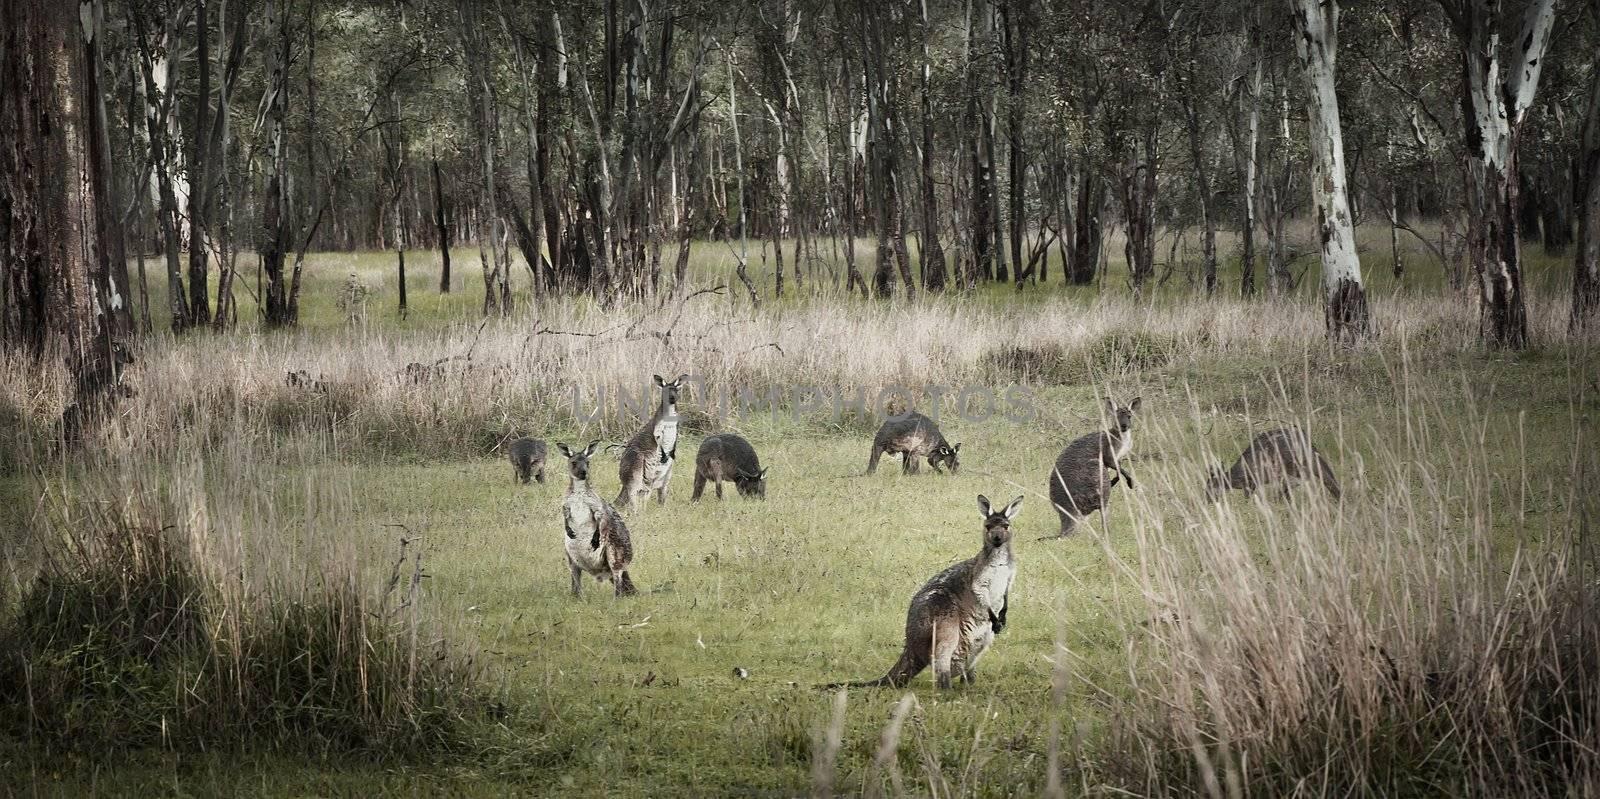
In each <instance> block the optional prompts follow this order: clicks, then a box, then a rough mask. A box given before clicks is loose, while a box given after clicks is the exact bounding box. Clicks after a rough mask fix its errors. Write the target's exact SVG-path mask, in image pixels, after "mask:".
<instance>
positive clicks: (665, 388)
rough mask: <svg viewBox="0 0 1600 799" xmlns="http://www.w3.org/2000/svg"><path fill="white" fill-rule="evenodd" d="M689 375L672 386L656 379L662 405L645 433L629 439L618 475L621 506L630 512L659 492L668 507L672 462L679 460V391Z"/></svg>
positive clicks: (658, 497) (644, 430)
mask: <svg viewBox="0 0 1600 799" xmlns="http://www.w3.org/2000/svg"><path fill="white" fill-rule="evenodd" d="M688 378H689V376H688V375H678V379H677V380H674V381H672V382H670V383H668V382H667V381H665V380H662V379H661V375H655V380H656V385H657V386H659V387H660V388H661V405H660V406H658V407H657V408H656V412H655V415H654V416H651V417H650V421H648V422H646V423H645V426H644V429H642V430H640V431H639V432H638V433H636V434H634V436H633V438H630V439H628V443H627V444H626V445H625V446H624V447H623V450H622V463H621V465H620V466H619V467H618V471H617V475H618V476H619V477H621V478H622V491H621V493H619V494H617V502H616V504H617V506H618V507H622V508H626V509H627V510H629V511H632V510H635V509H637V508H638V507H639V504H638V500H639V497H641V496H648V495H649V494H650V492H651V491H654V492H656V501H657V502H659V503H661V504H662V505H665V504H667V481H668V480H669V479H671V477H672V461H673V460H674V459H676V458H677V457H678V391H679V389H681V388H682V387H683V381H684V380H687V379H688Z"/></svg>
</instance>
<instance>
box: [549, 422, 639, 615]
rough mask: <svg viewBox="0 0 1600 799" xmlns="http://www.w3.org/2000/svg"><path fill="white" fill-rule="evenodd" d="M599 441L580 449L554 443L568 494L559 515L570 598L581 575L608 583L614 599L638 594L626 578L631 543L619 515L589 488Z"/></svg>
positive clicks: (578, 591)
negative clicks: (564, 464)
mask: <svg viewBox="0 0 1600 799" xmlns="http://www.w3.org/2000/svg"><path fill="white" fill-rule="evenodd" d="M599 446H600V442H598V441H591V442H589V446H587V447H585V448H583V449H581V450H573V449H570V448H568V447H567V445H566V444H556V447H557V448H558V449H560V450H561V454H562V455H565V456H566V457H567V472H568V473H569V474H570V475H571V476H572V479H571V481H570V482H568V483H567V494H566V496H565V497H563V498H562V499H561V516H562V519H563V520H564V521H565V527H566V531H567V540H566V550H567V565H568V566H570V567H572V595H573V596H581V588H582V585H583V575H585V574H592V575H594V577H595V579H596V580H610V581H611V584H612V586H613V587H615V588H616V590H617V596H629V595H631V594H636V593H638V589H636V588H634V587H633V580H632V579H631V578H629V577H628V566H629V565H631V564H632V563H633V540H632V539H631V538H629V536H628V526H627V525H625V524H623V523H622V516H621V515H619V514H618V513H617V509H616V508H613V507H611V505H609V504H608V503H607V502H606V501H605V500H603V499H601V498H600V495H599V494H596V493H595V492H594V489H593V488H591V487H590V486H589V456H591V455H593V454H594V451H595V450H596V449H598V448H599Z"/></svg>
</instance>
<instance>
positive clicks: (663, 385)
mask: <svg viewBox="0 0 1600 799" xmlns="http://www.w3.org/2000/svg"><path fill="white" fill-rule="evenodd" d="M651 377H654V378H655V379H656V385H657V386H658V387H660V388H666V387H667V381H665V380H662V379H661V375H651Z"/></svg>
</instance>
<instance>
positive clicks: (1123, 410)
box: [1106, 397, 1143, 433]
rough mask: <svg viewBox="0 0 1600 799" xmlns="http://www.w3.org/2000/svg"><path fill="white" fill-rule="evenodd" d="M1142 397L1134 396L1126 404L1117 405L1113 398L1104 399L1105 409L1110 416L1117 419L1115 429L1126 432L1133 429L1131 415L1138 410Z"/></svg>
mask: <svg viewBox="0 0 1600 799" xmlns="http://www.w3.org/2000/svg"><path fill="white" fill-rule="evenodd" d="M1142 399H1143V398H1142V397H1134V398H1133V401H1132V402H1130V403H1128V404H1127V405H1118V404H1117V403H1116V402H1115V401H1114V400H1110V399H1108V400H1106V410H1108V411H1110V412H1111V418H1113V419H1116V420H1117V429H1118V430H1121V431H1122V432H1124V433H1126V432H1128V431H1129V430H1132V429H1133V415H1134V414H1135V413H1137V412H1138V411H1139V403H1140V401H1141V400H1142Z"/></svg>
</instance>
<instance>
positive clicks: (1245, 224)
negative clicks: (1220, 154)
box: [1239, 21, 1266, 297]
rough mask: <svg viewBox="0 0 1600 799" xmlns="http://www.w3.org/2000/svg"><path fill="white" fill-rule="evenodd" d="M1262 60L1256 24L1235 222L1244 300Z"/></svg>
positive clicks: (1252, 233)
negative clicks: (1240, 191)
mask: <svg viewBox="0 0 1600 799" xmlns="http://www.w3.org/2000/svg"><path fill="white" fill-rule="evenodd" d="M1265 60H1266V59H1265V58H1264V57H1263V56H1262V52H1261V26H1260V24H1259V21H1257V22H1254V23H1252V24H1251V26H1250V78H1249V83H1248V84H1246V91H1247V92H1249V95H1250V101H1249V102H1250V109H1249V111H1248V112H1247V114H1248V121H1247V122H1246V130H1247V133H1246V136H1245V145H1244V196H1243V197H1242V198H1241V199H1242V200H1243V202H1242V203H1240V207H1241V208H1242V209H1243V211H1244V218H1243V219H1241V220H1240V221H1239V294H1240V295H1242V296H1245V297H1253V296H1255V293H1256V174H1257V172H1258V168H1257V167H1258V163H1259V162H1258V160H1257V159H1258V155H1259V153H1260V141H1261V73H1262V62H1263V61H1265Z"/></svg>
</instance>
